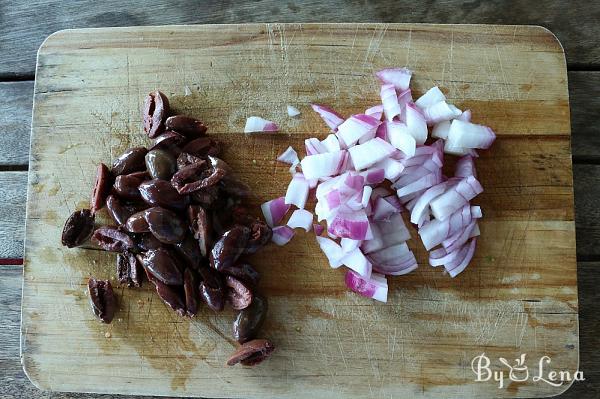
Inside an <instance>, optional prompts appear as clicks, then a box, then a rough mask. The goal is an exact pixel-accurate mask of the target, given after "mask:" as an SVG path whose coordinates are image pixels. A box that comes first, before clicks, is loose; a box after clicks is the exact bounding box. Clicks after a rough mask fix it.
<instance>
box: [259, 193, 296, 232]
mask: <svg viewBox="0 0 600 399" xmlns="http://www.w3.org/2000/svg"><path fill="white" fill-rule="evenodd" d="M260 208H261V210H262V213H263V215H264V217H265V221H266V222H267V224H268V225H269V226H270V227H273V226H275V225H276V224H277V223H279V222H281V219H283V217H284V216H285V214H286V213H287V212H288V211H289V210H290V206H289V205H286V203H285V197H279V198H275V199H273V200H271V201H267V202H265V203H264V204H262V205H261V206H260Z"/></svg>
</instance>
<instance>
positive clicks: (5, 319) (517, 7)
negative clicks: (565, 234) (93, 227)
mask: <svg viewBox="0 0 600 399" xmlns="http://www.w3.org/2000/svg"><path fill="white" fill-rule="evenodd" d="M61 3H62V2H59V1H56V0H45V1H43V0H37V1H32V2H27V4H25V2H23V4H13V2H8V1H7V0H0V10H2V11H0V21H2V23H0V39H2V40H0V54H1V55H2V57H0V98H2V106H1V107H0V132H1V134H0V190H1V191H2V198H3V199H4V201H2V202H1V203H0V223H2V224H1V227H0V325H1V326H2V327H3V328H0V397H2V398H13V397H15V398H42V397H44V398H46V397H52V398H67V397H77V398H81V397H108V396H102V395H74V394H50V393H45V392H40V391H38V390H37V389H35V388H34V387H33V386H32V385H31V384H30V383H29V381H28V380H27V378H26V377H25V375H24V374H23V372H22V370H21V364H20V361H19V322H20V296H21V283H22V266H21V264H22V260H21V257H22V253H23V249H22V242H23V241H22V237H23V227H24V226H23V221H24V212H25V197H26V180H27V168H28V156H29V151H28V148H29V145H28V143H29V132H30V118H31V98H32V93H33V78H34V66H35V54H36V50H37V48H38V47H39V45H40V43H41V42H42V41H43V39H44V38H45V37H46V36H47V35H49V34H50V33H52V32H54V31H56V30H59V29H64V28H72V27H96V26H127V25H158V24H191V23H240V22H309V21H311V22H330V21H345V22H434V23H497V24H539V25H543V26H546V27H548V28H549V29H551V30H552V31H553V32H554V33H555V34H556V35H557V36H558V38H559V39H560V40H561V42H562V44H563V46H564V47H565V50H566V54H567V62H568V67H569V87H570V94H571V115H572V132H573V134H572V137H573V139H572V149H573V163H574V167H573V172H574V180H575V182H574V183H575V204H576V223H577V258H578V280H579V304H580V308H579V320H580V346H581V356H580V358H581V363H580V370H582V371H583V372H584V375H585V378H586V381H585V382H580V383H575V384H574V385H573V387H572V388H571V389H570V390H568V391H567V392H566V393H564V394H563V395H561V397H562V398H575V397H577V398H596V397H599V396H600V354H598V353H597V348H599V347H600V338H599V337H598V336H599V333H600V321H599V320H600V319H598V317H597V314H598V313H599V312H600V293H599V292H600V290H598V288H597V287H596V285H597V284H598V283H600V277H599V274H598V272H597V271H598V270H599V268H600V248H597V247H596V246H595V245H594V244H595V241H596V240H597V239H598V238H599V237H600V211H598V209H597V208H596V207H595V205H596V204H598V203H600V202H598V201H596V200H595V199H596V198H598V197H599V196H600V188H599V187H600V123H598V120H597V118H595V117H594V116H596V115H597V114H598V111H597V110H598V109H600V99H599V98H598V95H599V94H600V93H599V92H600V90H598V87H600V46H598V44H599V41H598V39H597V35H598V33H599V32H598V27H597V26H598V23H597V21H598V20H600V3H594V2H589V1H587V2H586V1H571V2H561V1H549V0H542V1H540V2H538V3H541V4H536V5H533V4H532V3H531V2H529V1H513V2H511V4H510V5H506V6H504V3H503V2H500V1H486V2H483V1H481V2H479V1H474V2H468V3H466V4H461V2H459V1H444V2H443V3H440V4H438V3H436V2H423V3H419V2H411V3H410V9H409V6H408V5H403V4H400V2H396V1H391V0H389V1H379V2H377V3H376V4H370V3H368V2H364V1H353V2H346V1H342V0H328V1H290V2H280V1H276V0H263V1H256V2H252V3H251V4H241V2H231V4H229V3H230V2H222V1H205V2H202V4H201V5H197V6H193V7H192V6H191V4H192V3H191V2H190V5H188V6H187V7H183V6H173V5H170V4H168V2H167V1H162V0H159V1H154V2H152V3H150V2H141V1H131V2H129V4H128V5H127V6H122V5H121V4H120V2H116V1H105V2H102V4H99V3H96V2H89V3H90V4H85V3H88V2H79V4H78V5H70V6H63V5H61ZM150 4H152V5H150ZM112 397H114V396H112Z"/></svg>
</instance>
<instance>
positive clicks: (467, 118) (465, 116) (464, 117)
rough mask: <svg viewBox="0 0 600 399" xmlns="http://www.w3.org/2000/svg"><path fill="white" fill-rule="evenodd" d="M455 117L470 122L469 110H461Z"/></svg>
mask: <svg viewBox="0 0 600 399" xmlns="http://www.w3.org/2000/svg"><path fill="white" fill-rule="evenodd" d="M456 119H458V120H461V121H463V122H471V110H470V109H467V110H465V111H463V113H462V114H460V115H459V116H457V117H456Z"/></svg>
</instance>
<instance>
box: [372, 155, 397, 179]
mask: <svg viewBox="0 0 600 399" xmlns="http://www.w3.org/2000/svg"><path fill="white" fill-rule="evenodd" d="M371 169H376V170H378V169H382V170H383V176H384V178H386V179H388V180H390V181H394V180H396V179H397V178H398V177H399V176H400V174H401V173H402V171H403V170H404V165H403V164H402V162H401V161H397V160H395V159H392V158H385V159H384V160H382V161H380V162H377V163H376V164H375V165H373V166H372V168H371Z"/></svg>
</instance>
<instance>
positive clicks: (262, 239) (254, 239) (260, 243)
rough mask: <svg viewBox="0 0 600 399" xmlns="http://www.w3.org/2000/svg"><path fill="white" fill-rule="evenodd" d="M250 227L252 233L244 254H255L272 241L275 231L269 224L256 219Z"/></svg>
mask: <svg viewBox="0 0 600 399" xmlns="http://www.w3.org/2000/svg"><path fill="white" fill-rule="evenodd" d="M248 227H249V228H250V230H251V232H250V238H249V239H248V243H247V244H246V248H245V249H244V253H245V254H254V253H256V252H257V251H258V250H259V249H261V248H262V247H264V246H265V245H267V244H268V243H269V242H270V241H271V238H272V237H273V230H272V229H271V228H270V227H269V225H268V224H266V223H265V222H263V221H262V220H259V219H255V220H254V221H253V222H252V223H251V224H250V225H249V226H248Z"/></svg>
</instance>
